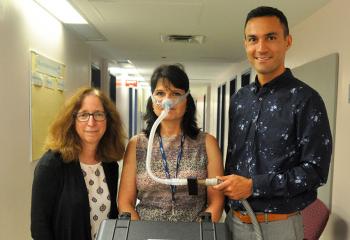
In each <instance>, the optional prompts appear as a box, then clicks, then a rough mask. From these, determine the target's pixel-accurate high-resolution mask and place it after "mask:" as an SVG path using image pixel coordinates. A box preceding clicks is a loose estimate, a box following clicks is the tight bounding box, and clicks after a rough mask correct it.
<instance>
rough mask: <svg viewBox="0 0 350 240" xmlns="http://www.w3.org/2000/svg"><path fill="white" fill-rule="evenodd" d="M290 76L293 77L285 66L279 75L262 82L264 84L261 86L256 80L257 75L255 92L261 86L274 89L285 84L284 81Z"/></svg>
mask: <svg viewBox="0 0 350 240" xmlns="http://www.w3.org/2000/svg"><path fill="white" fill-rule="evenodd" d="M292 77H293V75H292V72H291V71H290V69H289V68H286V69H285V71H284V72H283V73H282V74H281V75H279V76H277V77H275V78H274V79H272V80H271V81H270V82H268V83H266V84H264V86H261V85H260V83H259V81H258V76H255V82H254V87H255V89H256V92H258V91H259V90H260V89H261V88H264V89H275V88H277V87H279V86H283V85H285V84H286V81H288V80H289V79H291V78H292Z"/></svg>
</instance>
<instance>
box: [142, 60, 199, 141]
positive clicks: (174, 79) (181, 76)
mask: <svg viewBox="0 0 350 240" xmlns="http://www.w3.org/2000/svg"><path fill="white" fill-rule="evenodd" d="M163 80H165V81H168V82H169V83H171V84H172V85H173V86H174V87H176V88H179V89H182V90H184V91H185V92H188V91H189V87H190V81H189V79H188V76H187V74H186V73H185V71H184V67H183V66H182V65H180V64H172V65H161V66H159V67H157V68H156V69H155V70H154V72H153V74H152V77H151V91H152V93H153V92H154V90H155V89H156V86H157V83H158V81H163ZM157 118H158V116H157V115H156V114H155V113H154V111H153V103H152V98H151V97H149V99H148V101H147V106H146V114H145V116H144V120H145V121H146V129H144V130H143V132H144V133H145V134H146V135H147V137H149V134H150V132H151V128H152V126H153V124H154V122H155V121H156V120H157ZM181 128H182V131H183V133H184V134H185V136H189V137H190V138H192V139H195V138H196V137H197V135H198V133H199V131H200V129H199V128H198V124H197V120H196V105H195V103H194V100H193V97H192V96H191V94H188V95H187V105H186V112H185V115H184V116H183V118H182V122H181ZM157 132H158V133H159V127H158V129H157Z"/></svg>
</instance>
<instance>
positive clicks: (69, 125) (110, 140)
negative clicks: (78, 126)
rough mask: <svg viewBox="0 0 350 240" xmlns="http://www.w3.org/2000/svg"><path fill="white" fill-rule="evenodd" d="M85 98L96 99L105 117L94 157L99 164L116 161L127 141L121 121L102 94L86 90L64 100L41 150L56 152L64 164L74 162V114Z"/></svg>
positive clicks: (76, 140) (76, 141)
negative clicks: (104, 128)
mask: <svg viewBox="0 0 350 240" xmlns="http://www.w3.org/2000/svg"><path fill="white" fill-rule="evenodd" d="M88 95H95V96H97V97H98V98H99V99H100V101H101V103H102V106H103V108H104V111H105V112H106V114H107V115H106V117H107V127H106V131H105V133H104V135H103V137H102V138H101V140H100V142H99V144H98V147H97V152H96V154H97V157H98V159H100V160H101V161H103V162H112V161H118V160H120V159H122V158H123V155H124V152H125V140H126V139H127V137H126V135H125V132H124V128H123V123H122V120H121V117H120V115H119V113H118V111H117V109H116V106H115V105H114V103H113V102H112V101H111V100H110V99H109V98H108V97H107V96H106V95H105V94H103V93H102V92H101V91H100V90H98V89H95V88H90V87H83V88H80V89H79V90H78V91H77V92H76V93H75V94H74V95H73V96H72V97H70V98H69V99H68V100H67V102H66V103H65V105H64V107H63V108H62V109H61V111H60V112H59V113H58V115H57V117H56V119H55V120H54V122H53V123H52V124H51V126H50V128H49V134H48V136H47V139H46V143H45V149H47V150H49V149H50V150H52V151H57V152H60V153H61V155H62V158H63V160H64V161H65V162H71V161H78V159H79V153H80V152H81V151H82V144H81V139H80V137H79V135H78V134H77V132H76V130H75V113H77V112H78V110H79V109H80V108H81V105H82V102H83V100H84V99H85V97H86V96H88Z"/></svg>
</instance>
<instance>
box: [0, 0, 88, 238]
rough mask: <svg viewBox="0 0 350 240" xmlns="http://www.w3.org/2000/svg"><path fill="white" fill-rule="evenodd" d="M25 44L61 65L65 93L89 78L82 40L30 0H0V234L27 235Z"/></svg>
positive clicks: (29, 178)
mask: <svg viewBox="0 0 350 240" xmlns="http://www.w3.org/2000/svg"><path fill="white" fill-rule="evenodd" d="M30 50H35V51H37V52H39V53H41V54H43V55H45V56H47V57H49V58H52V59H54V60H56V61H58V62H62V63H64V64H65V65H66V66H67V72H66V76H67V78H66V82H65V84H66V85H65V87H66V93H67V95H68V94H70V93H71V92H72V91H73V90H74V89H75V88H77V87H79V86H81V85H89V84H90V50H89V48H88V47H87V45H86V44H85V43H84V42H82V41H80V40H79V39H78V38H76V37H75V35H74V34H72V33H71V32H68V31H66V30H65V29H64V28H63V27H62V25H61V24H60V23H59V22H58V21H57V20H56V19H54V18H53V17H52V16H50V15H48V14H46V13H45V12H44V11H43V10H42V9H41V8H39V7H38V6H37V5H36V4H35V3H34V1H29V0H0V73H1V75H0V76H1V77H0V78H1V80H0V82H1V87H0V98H1V99H0V109H1V124H0V132H1V134H0V149H1V151H0V152H1V167H0V176H1V181H0V189H1V194H0V195H1V199H0V213H1V218H0V226H1V231H0V239H30V229H29V225H30V199H31V185H32V179H33V170H34V166H35V163H31V162H30V142H29V141H30V123H29V121H30V112H29V109H30V105H29V104H30V103H29V99H30V95H29V94H30V82H29V72H30V71H29V64H30V58H29V56H30V54H29V51H30Z"/></svg>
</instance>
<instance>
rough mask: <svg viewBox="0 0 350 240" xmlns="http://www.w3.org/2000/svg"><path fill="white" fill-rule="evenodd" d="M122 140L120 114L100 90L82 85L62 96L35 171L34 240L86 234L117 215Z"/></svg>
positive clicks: (67, 239)
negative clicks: (70, 95)
mask: <svg viewBox="0 0 350 240" xmlns="http://www.w3.org/2000/svg"><path fill="white" fill-rule="evenodd" d="M124 140H125V134H124V131H123V128H122V121H121V118H120V115H119V113H118V112H117V111H116V108H115V106H114V104H113V103H112V102H111V101H110V100H109V99H108V98H107V97H106V96H105V95H104V94H102V93H101V92H100V91H99V90H97V89H93V88H82V89H80V90H79V91H77V92H76V93H75V94H74V95H73V96H72V97H71V98H70V99H69V100H68V101H67V103H66V105H65V106H64V107H63V109H62V110H61V112H60V113H59V114H58V117H57V118H56V120H55V121H54V123H53V124H52V125H51V127H50V131H49V135H48V138H47V141H46V148H47V149H48V151H47V152H46V153H45V154H44V155H43V157H42V158H41V159H40V160H39V162H38V164H37V166H36V168H35V172H34V181H33V189H32V207H31V232H32V237H33V239H34V240H41V239H45V240H51V239H52V240H77V239H79V240H80V239H84V240H85V239H87V240H90V239H93V238H95V237H96V233H97V231H98V227H99V225H100V223H101V221H102V220H103V219H106V218H116V217H117V215H118V210H117V206H116V195H117V186H118V163H117V161H118V160H119V159H121V158H122V157H123V154H124V150H125V142H124Z"/></svg>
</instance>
